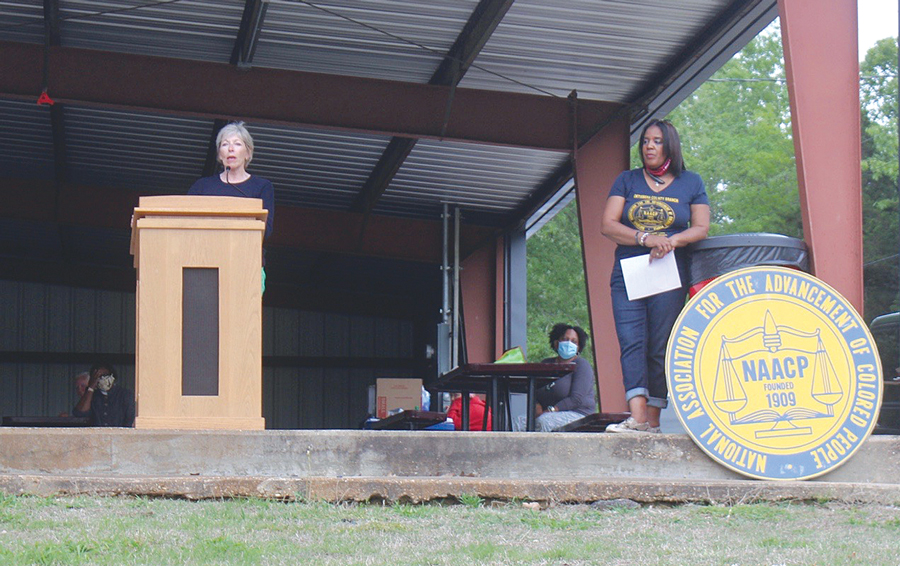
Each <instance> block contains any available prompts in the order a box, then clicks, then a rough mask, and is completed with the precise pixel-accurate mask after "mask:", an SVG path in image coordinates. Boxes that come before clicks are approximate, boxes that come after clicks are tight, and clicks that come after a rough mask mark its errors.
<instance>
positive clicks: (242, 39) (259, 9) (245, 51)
mask: <svg viewBox="0 0 900 566" xmlns="http://www.w3.org/2000/svg"><path fill="white" fill-rule="evenodd" d="M268 8H269V0H247V2H246V3H245V4H244V15H243V16H242V17H241V27H240V29H239V30H238V34H237V40H236V41H235V42H234V50H233V51H232V52H231V64H232V65H235V66H237V67H239V68H242V69H244V68H246V69H249V68H250V67H251V66H252V62H253V55H254V53H255V52H256V44H257V43H258V42H259V32H260V30H261V29H262V25H263V22H264V21H265V19H266V10H268Z"/></svg>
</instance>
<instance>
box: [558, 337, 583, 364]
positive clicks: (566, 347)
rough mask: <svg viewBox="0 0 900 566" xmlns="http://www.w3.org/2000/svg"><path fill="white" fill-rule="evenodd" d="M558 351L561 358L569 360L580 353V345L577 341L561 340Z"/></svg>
mask: <svg viewBox="0 0 900 566" xmlns="http://www.w3.org/2000/svg"><path fill="white" fill-rule="evenodd" d="M556 352H557V353H558V354H559V357H560V358H562V359H564V360H568V359H569V358H574V357H575V356H577V355H578V345H577V344H575V342H568V341H565V342H560V343H559V346H557V347H556Z"/></svg>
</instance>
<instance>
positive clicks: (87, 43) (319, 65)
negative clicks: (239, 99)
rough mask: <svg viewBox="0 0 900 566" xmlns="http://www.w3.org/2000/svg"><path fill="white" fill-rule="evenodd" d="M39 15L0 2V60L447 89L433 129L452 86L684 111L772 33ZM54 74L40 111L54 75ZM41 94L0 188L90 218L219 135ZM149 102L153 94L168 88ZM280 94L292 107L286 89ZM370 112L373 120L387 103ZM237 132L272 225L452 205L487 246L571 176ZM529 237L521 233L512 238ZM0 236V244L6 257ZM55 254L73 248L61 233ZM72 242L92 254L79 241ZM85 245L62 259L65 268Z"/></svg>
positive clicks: (699, 22) (191, 162)
mask: <svg viewBox="0 0 900 566" xmlns="http://www.w3.org/2000/svg"><path fill="white" fill-rule="evenodd" d="M44 4H45V2H44V0H0V22H2V23H0V42H12V43H0V50H2V49H3V48H4V47H6V48H12V47H21V46H26V47H27V46H29V45H30V46H37V45H43V44H46V45H48V46H49V49H50V50H51V52H52V53H56V52H57V51H59V50H63V51H65V52H66V53H77V52H76V51H71V50H80V49H89V50H95V51H94V52H96V53H100V52H102V53H110V54H129V55H132V56H133V55H138V56H150V57H158V58H163V59H158V61H162V62H164V64H169V63H173V64H175V63H177V64H181V63H179V62H190V61H197V62H206V63H209V64H218V65H231V66H232V67H233V68H234V69H237V70H241V69H248V68H252V69H254V70H272V71H276V70H280V71H283V72H288V73H291V72H294V73H298V74H297V75H296V76H297V77H304V78H308V77H313V76H316V75H304V74H302V73H320V74H324V75H325V76H335V77H359V78H362V79H369V80H371V79H376V80H379V81H391V82H390V83H384V84H390V85H393V88H395V89H397V90H395V91H394V92H403V90H402V89H403V85H404V84H406V85H427V84H430V85H435V86H436V87H437V86H441V87H450V88H451V90H450V91H449V92H450V96H449V99H448V101H447V105H446V108H447V110H446V111H447V115H446V116H449V115H450V112H451V110H453V111H457V108H458V107H457V106H456V104H457V103H456V101H455V99H454V98H453V97H454V91H453V87H454V86H455V85H457V84H458V85H459V87H460V89H478V90H486V91H495V92H501V93H526V94H532V95H535V94H536V95H541V96H545V97H546V96H549V97H560V98H562V97H566V96H567V95H568V94H569V93H570V92H571V91H573V90H576V91H577V92H578V97H579V100H595V101H607V102H614V103H620V104H622V105H624V107H625V108H628V109H629V110H632V111H634V115H635V120H636V121H637V120H639V119H645V118H646V117H647V116H648V115H652V114H654V113H656V114H659V113H660V112H664V111H667V110H668V109H670V108H671V107H672V106H673V104H677V101H679V100H681V99H683V98H684V97H685V96H687V94H689V92H690V91H691V90H692V89H693V88H695V87H696V86H697V85H698V84H699V82H702V80H703V79H705V78H706V77H708V76H709V75H710V74H712V73H713V72H714V71H715V70H716V68H718V66H719V65H721V64H722V63H724V61H725V60H727V58H729V57H730V56H731V55H732V54H733V53H735V52H736V51H737V50H739V49H740V48H741V47H743V45H744V44H745V43H746V42H747V41H748V40H749V39H750V38H752V37H753V35H755V33H757V32H758V31H759V30H761V29H762V28H764V27H765V26H766V25H767V24H768V23H769V22H770V21H771V20H772V18H774V15H775V5H776V4H775V0H642V1H631V0H515V1H513V0H441V1H440V2H435V1H433V0H314V1H313V0H310V1H306V0H246V1H245V2H236V1H233V0H156V1H153V0H54V1H50V2H48V3H47V4H48V6H49V8H50V10H49V11H48V12H47V14H48V15H47V19H46V20H45V10H44ZM45 24H48V25H47V26H46V27H45ZM66 50H69V51H66ZM0 56H2V55H0ZM455 61H458V62H459V65H458V66H457V67H456V68H455V69H454V66H453V65H452V63H453V62H455ZM448 63H449V65H448ZM197 68H198V69H200V70H199V71H198V72H206V70H207V69H208V68H207V67H197ZM51 71H52V72H51V73H49V75H48V76H49V81H50V82H49V86H50V89H49V91H48V92H49V94H50V95H51V96H53V94H54V90H53V85H54V80H55V77H56V76H57V74H55V73H58V72H59V71H58V70H53V69H51ZM254 76H255V75H254ZM287 76H288V77H291V76H292V75H287ZM144 78H145V77H135V79H136V80H137V79H144ZM84 80H85V81H86V82H89V81H91V78H90V77H85V79H84ZM153 80H159V81H164V78H162V77H160V78H158V79H153ZM288 80H289V79H288ZM0 82H2V79H0ZM282 84H284V83H282ZM343 84H351V83H343ZM397 85H399V86H397ZM39 86H40V85H38V84H35V85H34V89H33V90H34V98H32V99H31V100H28V99H26V98H25V97H24V96H23V95H22V94H21V93H14V92H8V91H4V89H3V88H0V133H2V135H0V154H2V155H3V156H4V161H5V162H6V163H8V165H7V167H6V168H5V170H4V173H3V175H4V176H6V178H5V179H3V180H2V182H4V184H5V185H6V186H15V184H16V183H19V182H29V181H37V180H43V181H52V182H53V183H56V186H57V187H58V186H68V185H77V186H79V187H88V188H89V187H97V188H102V190H99V189H98V190H97V191H95V192H94V193H91V192H90V191H87V192H85V193H84V194H86V195H92V196H88V197H86V198H94V199H102V198H107V197H108V195H109V194H110V193H108V192H105V191H107V190H114V191H121V192H122V193H125V194H128V195H134V194H161V193H176V194H177V193H184V192H185V191H186V190H187V189H188V187H189V186H190V184H191V183H192V182H193V180H195V179H196V178H198V177H200V176H201V175H202V174H203V172H204V170H206V171H209V168H210V167H211V166H212V164H213V162H212V161H211V159H210V156H209V150H208V147H209V144H210V140H211V138H212V136H214V133H215V132H214V130H215V129H216V127H217V126H218V125H220V124H221V123H222V122H220V121H218V120H221V119H223V118H225V117H226V116H223V115H221V113H220V114H219V115H217V116H216V115H213V114H215V113H214V112H212V111H208V112H207V111H202V112H198V111H195V110H192V109H190V108H187V109H185V106H184V103H183V101H182V102H177V103H176V102H174V99H172V100H171V101H167V100H166V99H165V98H164V97H165V96H170V95H163V94H160V97H161V100H160V101H159V105H158V107H157V108H156V109H154V110H148V109H147V108H133V107H129V106H128V104H119V103H118V100H116V99H114V98H110V99H107V100H100V101H97V100H74V101H67V103H66V104H64V105H57V106H56V107H55V109H52V108H50V107H47V106H37V105H36V104H34V102H33V100H34V99H36V98H37V95H38V94H40V88H39ZM165 86H166V87H167V90H166V89H161V91H162V90H165V92H172V88H174V89H175V90H176V91H177V87H178V85H165ZM297 88H298V89H300V90H303V84H298V86H297ZM150 90H153V89H150ZM29 92H30V91H29ZM282 94H283V93H280V92H279V93H273V95H277V96H281V95H282ZM194 95H195V96H196V97H198V98H201V97H202V98H216V99H221V100H222V101H224V103H225V104H227V103H228V101H229V97H233V96H236V95H234V93H231V92H228V89H222V91H216V92H211V93H194ZM189 99H190V97H188V100H189ZM313 102H314V103H315V102H316V101H313ZM374 106H375V107H378V106H379V105H378V104H375V105H374ZM384 106H385V107H386V108H388V111H390V104H389V101H385V104H384ZM347 110H348V112H352V111H355V110H357V109H354V108H348V109H347ZM446 116H445V126H446ZM641 116H643V117H642V118H641ZM227 117H228V118H238V119H240V118H242V116H241V115H234V116H227ZM217 119H218V120H217ZM394 119H396V120H400V121H401V122H402V120H403V119H404V117H403V116H396V117H394ZM437 119H438V120H439V119H440V116H437ZM636 123H637V122H636ZM248 127H249V129H250V130H251V132H252V133H253V135H254V139H255V142H256V150H255V154H254V161H253V163H252V164H251V166H250V170H251V172H253V173H254V174H257V175H260V176H263V177H266V178H268V179H270V180H272V181H273V184H274V186H275V189H276V204H277V205H278V206H279V207H282V206H288V207H298V208H301V209H313V210H315V209H323V210H329V211H336V212H348V213H360V214H362V215H364V216H366V215H370V214H374V215H383V216H388V217H398V218H400V217H402V218H409V219H431V220H435V221H436V220H439V215H440V210H441V207H442V205H443V203H450V204H454V205H459V206H460V207H461V208H462V210H463V215H464V218H465V219H466V221H467V222H474V223H477V224H480V225H483V226H489V227H494V228H498V229H502V228H506V227H509V226H512V225H516V224H521V223H522V222H524V221H526V220H527V219H528V217H529V216H530V215H532V214H533V213H537V214H539V215H543V218H544V220H545V219H546V217H548V216H552V214H553V213H555V211H556V210H557V209H558V208H559V206H558V202H559V199H560V198H561V197H560V196H559V195H557V194H556V193H557V191H558V190H561V191H562V193H560V194H564V193H565V192H566V189H565V188H564V187H563V186H564V184H565V182H566V180H567V178H568V177H567V175H566V171H567V169H566V168H567V167H569V166H570V165H569V156H568V153H567V152H566V151H564V150H562V149H546V148H543V149H542V148H527V147H512V146H509V145H496V144H491V143H484V142H483V140H482V141H471V142H470V141H461V140H459V139H456V140H454V139H446V140H443V139H441V138H442V137H443V136H442V135H441V136H430V137H429V136H423V137H420V138H419V139H409V136H403V135H402V134H403V133H404V132H403V130H402V128H399V129H398V130H396V132H399V134H400V135H401V137H397V133H395V132H392V131H389V128H385V129H384V130H383V131H369V132H367V131H363V129H362V128H360V129H354V128H347V127H329V125H328V124H313V123H309V124H306V123H291V121H290V120H285V121H284V122H283V123H278V119H277V118H275V119H272V120H268V119H267V120H259V119H257V120H254V119H253V118H252V117H251V118H250V119H248ZM57 190H59V189H57ZM104 195H106V196H104ZM23 206H24V205H23ZM23 206H20V207H19V208H17V209H16V212H7V213H3V212H0V215H3V216H6V217H7V218H8V221H7V222H5V225H6V227H9V226H11V224H9V222H14V223H15V226H16V227H20V224H21V223H28V221H29V219H30V218H32V217H34V216H41V215H40V214H38V213H37V212H36V211H29V210H27V207H25V208H24V209H23ZM36 206H37V205H36ZM23 210H24V212H23ZM548 211H549V212H550V214H549V215H548V214H547V213H548ZM85 224H91V219H90V218H87V219H85ZM539 225H540V222H538V223H535V222H531V223H530V224H529V230H530V231H533V230H534V229H535V227H536V226H539ZM107 227H108V226H107ZM0 228H3V227H0ZM276 231H277V229H276ZM13 232H15V230H10V229H3V230H0V234H2V237H3V238H7V239H9V238H12V236H10V234H12V233H13ZM66 237H67V238H88V235H86V234H83V233H79V232H77V231H71V230H70V231H69V233H68V234H67V235H66ZM57 239H59V238H51V239H50V241H55V240H57ZM126 240H127V238H126ZM85 242H90V243H91V245H95V244H96V238H93V239H86V240H85ZM119 243H120V244H121V241H120V242H119ZM7 244H8V245H4V246H2V247H0V250H4V251H3V254H5V255H8V254H9V253H12V252H10V251H9V250H10V249H12V248H14V247H15V246H14V245H12V244H9V243H8V242H7ZM282 244H284V242H282ZM48 245H49V244H48ZM86 245H87V244H85V243H84V242H82V243H76V242H73V243H72V245H70V246H69V249H70V250H72V249H80V248H84V247H85V246H86ZM288 245H290V244H289V243H288ZM299 247H300V248H301V249H302V247H303V246H302V245H299ZM118 255H121V254H118ZM277 256H278V254H274V255H273V257H277Z"/></svg>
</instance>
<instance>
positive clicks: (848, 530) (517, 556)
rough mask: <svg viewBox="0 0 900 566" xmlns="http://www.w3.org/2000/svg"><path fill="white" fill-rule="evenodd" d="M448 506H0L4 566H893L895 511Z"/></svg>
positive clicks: (11, 502)
mask: <svg viewBox="0 0 900 566" xmlns="http://www.w3.org/2000/svg"><path fill="white" fill-rule="evenodd" d="M460 499H461V503H460V504H426V505H409V504H403V503H398V504H393V505H355V504H338V505H333V504H327V503H322V502H290V503H288V502H276V501H265V500H257V499H238V500H226V501H194V502H191V501H183V500H168V499H148V498H125V497H123V498H90V497H76V498H64V497H60V498H41V497H12V496H8V495H5V496H0V564H3V565H4V566H6V565H10V566H15V565H26V564H28V565H31V564H39V565H44V564H46V565H115V566H124V565H145V564H146V565H154V566H156V565H160V566H165V565H183V564H216V565H231V564H235V565H244V564H265V565H266V566H269V565H280V564H284V565H291V566H293V565H296V564H315V565H317V566H318V565H325V566H330V565H348V564H349V565H356V564H359V565H372V566H382V565H383V566H389V565H390V566H394V565H399V566H404V565H409V566H463V565H465V566H470V565H501V564H502V565H508V564H511V565H525V566H532V565H533V566H544V565H568V566H580V565H588V564H603V565H628V566H632V565H633V564H653V565H681V564H691V565H707V564H708V565H716V566H718V565H727V566H731V565H739V566H743V565H756V564H763V565H775V564H778V565H785V566H787V565H807V564H850V565H853V564H858V565H866V566H880V565H891V566H896V565H897V564H898V562H897V556H896V550H895V548H896V546H897V540H898V536H900V508H898V507H893V506H889V505H880V506H877V505H866V506H846V505H839V504H836V503H829V504H825V505H821V504H784V503H779V504H752V505H736V506H732V507H724V506H700V505H684V506H677V507H657V506H646V507H643V508H639V509H625V508H613V509H609V510H598V509H594V508H591V507H590V506H587V505H551V506H549V507H548V508H544V509H541V510H535V509H531V508H526V507H524V506H523V505H522V502H519V501H516V502H512V503H507V504H502V503H500V504H497V503H495V502H487V501H485V500H483V499H482V498H480V497H478V496H474V495H471V496H463V497H461V498H460Z"/></svg>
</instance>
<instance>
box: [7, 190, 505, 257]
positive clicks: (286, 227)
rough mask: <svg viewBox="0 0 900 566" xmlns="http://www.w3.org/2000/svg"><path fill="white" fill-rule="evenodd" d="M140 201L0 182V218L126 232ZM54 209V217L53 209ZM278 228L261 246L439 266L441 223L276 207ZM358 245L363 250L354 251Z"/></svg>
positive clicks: (128, 194)
mask: <svg viewBox="0 0 900 566" xmlns="http://www.w3.org/2000/svg"><path fill="white" fill-rule="evenodd" d="M139 196H140V195H139V194H138V193H135V192H134V191H132V190H129V189H127V188H122V187H118V188H114V187H101V186H84V185H72V184H63V185H62V186H61V187H60V188H59V192H58V193H57V188H56V185H55V183H53V182H51V181H46V180H38V179H10V178H0V217H4V218H14V219H18V220H28V221H35V222H47V223H55V224H59V225H67V226H90V227H95V228H107V229H113V230H123V231H126V230H130V224H129V219H130V218H131V215H132V212H133V211H134V207H136V206H137V204H138V197H139ZM57 202H58V203H59V206H58V213H57V206H56V203H57ZM277 218H278V227H277V229H276V230H275V232H274V233H273V234H272V237H271V239H270V240H269V241H268V242H267V243H266V246H277V247H287V248H295V249H301V250H306V251H320V252H328V253H337V254H349V255H365V256H371V257H382V258H391V259H402V260H408V261H417V262H425V263H434V264H437V263H440V260H441V257H440V255H441V228H442V226H441V222H440V221H439V220H420V219H411V218H402V217H396V216H383V215H375V214H370V215H364V214H359V213H353V212H345V211H337V210H320V209H312V208H301V207H296V206H287V205H279V206H278V215H277ZM495 233H497V229H496V228H492V227H485V226H474V225H466V226H464V228H463V232H462V235H461V245H462V248H463V250H466V253H468V250H471V249H474V247H475V246H477V245H478V244H480V243H481V242H482V241H483V240H484V239H485V238H486V237H488V235H489V234H495ZM360 240H362V241H363V242H364V243H363V246H362V247H361V248H358V247H357V242H358V241H360Z"/></svg>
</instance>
